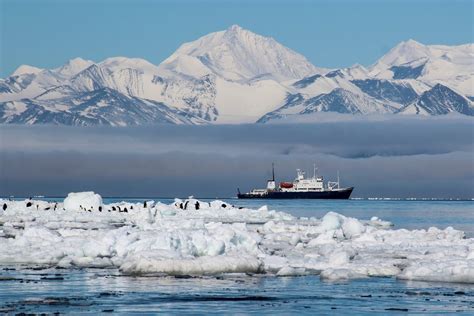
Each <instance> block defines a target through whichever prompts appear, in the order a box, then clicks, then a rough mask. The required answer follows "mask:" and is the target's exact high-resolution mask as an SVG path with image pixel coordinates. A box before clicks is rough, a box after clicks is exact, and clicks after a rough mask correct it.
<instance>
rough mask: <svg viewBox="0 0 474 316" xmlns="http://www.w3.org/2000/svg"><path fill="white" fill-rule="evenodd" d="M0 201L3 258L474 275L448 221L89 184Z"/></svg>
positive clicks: (160, 270) (161, 270)
mask: <svg viewBox="0 0 474 316" xmlns="http://www.w3.org/2000/svg"><path fill="white" fill-rule="evenodd" d="M0 206H2V208H1V210H0V265H3V266H12V265H24V266H35V267H61V268H68V269H81V268H89V267H94V268H118V269H119V270H120V272H121V273H122V274H132V275H163V276H166V275H194V276H204V275H218V274H223V273H245V274H247V275H250V276H252V275H254V276H255V275H265V276H278V277H280V276H295V275H319V276H320V277H321V279H324V280H330V281H335V280H351V279H358V278H368V277H393V278H398V279H403V280H423V281H437V282H463V283H474V240H473V239H472V238H465V236H464V233H463V232H462V231H458V230H455V229H453V228H452V227H448V228H445V229H439V228H435V227H430V228H427V229H418V230H407V229H395V228H394V227H393V225H392V224H391V223H390V222H387V221H383V220H381V219H379V218H377V217H372V218H369V219H365V220H360V219H356V218H351V217H346V216H343V215H340V214H338V213H334V212H329V213H327V214H326V215H325V216H323V217H322V218H305V217H302V218H298V217H294V216H292V215H290V214H287V213H284V212H277V211H273V210H269V209H268V208H267V207H266V206H262V207H261V208H260V209H248V208H242V207H234V206H233V205H231V204H229V203H226V202H224V201H219V200H215V201H211V202H204V201H200V200H197V199H193V198H189V199H186V200H181V199H175V201H174V203H171V204H163V203H161V202H155V201H148V200H145V201H143V202H142V203H129V202H119V203H111V204H104V203H103V200H102V198H101V196H100V195H98V194H96V193H94V192H78V193H70V194H69V195H68V196H67V197H66V198H65V200H64V202H48V201H43V200H33V199H28V200H23V201H12V200H8V199H2V200H0Z"/></svg>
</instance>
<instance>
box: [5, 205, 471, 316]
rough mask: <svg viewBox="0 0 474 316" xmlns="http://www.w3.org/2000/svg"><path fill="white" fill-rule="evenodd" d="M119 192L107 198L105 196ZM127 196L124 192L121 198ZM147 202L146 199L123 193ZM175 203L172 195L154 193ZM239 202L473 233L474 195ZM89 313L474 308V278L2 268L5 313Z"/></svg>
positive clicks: (454, 310) (439, 311)
mask: <svg viewBox="0 0 474 316" xmlns="http://www.w3.org/2000/svg"><path fill="white" fill-rule="evenodd" d="M116 200H117V199H105V202H106V203H107V202H111V201H116ZM118 200H124V199H118ZM125 200H127V201H143V199H125ZM155 200H160V201H162V202H165V203H171V202H172V201H173V200H171V199H155ZM224 200H226V201H227V202H229V203H231V204H234V205H236V206H246V207H251V208H258V207H260V206H262V205H268V207H269V209H275V210H279V211H286V212H288V213H291V214H293V215H295V216H305V217H311V216H314V217H321V216H322V215H324V214H325V213H326V212H328V211H335V212H338V213H341V214H344V215H347V216H352V217H356V218H358V219H370V218H371V217H372V216H377V217H379V218H381V219H383V220H389V221H391V222H393V223H394V225H395V228H408V229H418V228H428V227H430V226H437V227H440V228H444V227H448V226H452V227H454V228H456V229H460V230H464V231H465V232H466V234H467V236H468V237H474V202H472V201H393V200H388V201H385V200H384V201H380V200H377V201H367V200H348V201H317V200H290V201H278V200H260V201H259V200H234V199H224ZM2 312H6V313H10V314H17V313H38V314H41V313H49V314H52V313H72V314H79V313H81V314H91V315H95V314H97V313H100V312H111V313H114V314H124V315H125V314H126V315H130V314H139V313H140V314H154V313H158V312H159V313H168V314H222V313H228V314H294V313H299V314H308V315H315V314H333V313H340V314H348V313H351V314H354V315H363V314H367V313H373V312H376V313H380V314H386V313H406V312H408V313H413V314H421V313H434V314H440V315H442V314H447V313H463V314H468V315H472V314H473V313H474V285H466V284H446V283H444V284H442V283H426V282H406V281H398V280H395V279H392V278H371V279H363V280H355V281H351V282H338V283H330V282H322V281H320V279H319V277H317V276H305V277H284V278H277V277H246V276H226V277H219V278H213V277H206V278H184V279H183V278H174V277H166V278H158V277H130V276H122V275H120V273H119V272H118V271H117V270H114V269H113V270H112V269H85V270H58V269H47V270H35V269H32V268H25V267H0V313H2Z"/></svg>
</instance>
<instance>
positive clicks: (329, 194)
mask: <svg viewBox="0 0 474 316" xmlns="http://www.w3.org/2000/svg"><path fill="white" fill-rule="evenodd" d="M352 190H354V188H353V187H350V188H344V189H339V190H333V191H321V192H282V191H269V192H267V193H265V194H263V195H262V194H251V193H239V194H237V197H238V198H239V199H282V200H283V199H321V200H347V199H348V198H349V197H350V196H351V194H352Z"/></svg>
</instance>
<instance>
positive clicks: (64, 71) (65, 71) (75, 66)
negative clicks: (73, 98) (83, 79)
mask: <svg viewBox="0 0 474 316" xmlns="http://www.w3.org/2000/svg"><path fill="white" fill-rule="evenodd" d="M92 64H94V62H93V61H90V60H86V59H82V58H80V57H76V58H73V59H70V60H68V61H67V62H66V63H65V64H64V65H63V66H61V67H59V68H57V69H56V71H57V73H59V74H61V75H63V76H66V77H72V76H74V75H76V74H78V73H80V72H81V71H83V70H84V69H86V68H88V67H90V66H91V65H92Z"/></svg>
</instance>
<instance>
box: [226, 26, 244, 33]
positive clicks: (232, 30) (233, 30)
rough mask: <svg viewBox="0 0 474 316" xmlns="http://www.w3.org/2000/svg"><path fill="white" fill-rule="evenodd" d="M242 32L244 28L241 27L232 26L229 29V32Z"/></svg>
mask: <svg viewBox="0 0 474 316" xmlns="http://www.w3.org/2000/svg"><path fill="white" fill-rule="evenodd" d="M242 30H243V28H242V27H241V26H240V25H237V24H232V25H231V26H229V28H228V29H227V32H239V31H242Z"/></svg>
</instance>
